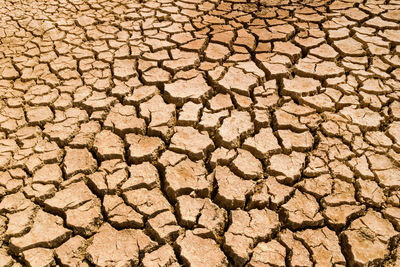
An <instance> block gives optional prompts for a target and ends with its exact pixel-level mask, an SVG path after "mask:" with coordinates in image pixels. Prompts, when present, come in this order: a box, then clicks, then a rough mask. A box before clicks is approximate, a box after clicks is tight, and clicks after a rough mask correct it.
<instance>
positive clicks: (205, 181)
mask: <svg viewBox="0 0 400 267" xmlns="http://www.w3.org/2000/svg"><path fill="white" fill-rule="evenodd" d="M212 183H213V179H212V176H211V175H207V170H206V168H205V166H204V163H203V162H202V161H196V162H194V161H191V160H190V159H186V160H183V161H181V162H179V163H178V164H176V165H175V166H168V167H167V168H166V169H165V190H166V192H167V195H168V197H170V198H171V199H172V200H173V201H176V198H177V197H178V196H181V195H188V194H190V193H192V192H194V193H195V194H196V195H198V196H200V197H206V196H209V195H210V193H211V190H212Z"/></svg>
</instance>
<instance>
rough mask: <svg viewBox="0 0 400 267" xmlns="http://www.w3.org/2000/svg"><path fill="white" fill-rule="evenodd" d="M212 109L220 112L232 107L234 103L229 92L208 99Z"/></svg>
mask: <svg viewBox="0 0 400 267" xmlns="http://www.w3.org/2000/svg"><path fill="white" fill-rule="evenodd" d="M208 104H209V106H210V109H211V110H212V111H214V112H218V111H221V110H224V109H232V108H233V104H232V100H231V97H230V95H229V94H217V95H215V96H214V97H213V98H211V99H210V100H209V101H208Z"/></svg>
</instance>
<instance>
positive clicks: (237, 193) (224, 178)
mask: <svg viewBox="0 0 400 267" xmlns="http://www.w3.org/2000/svg"><path fill="white" fill-rule="evenodd" d="M215 179H216V180H217V185H218V192H217V195H216V196H215V199H214V200H215V202H216V203H217V204H218V205H219V206H221V207H223V208H226V209H236V208H244V204H245V201H246V197H248V196H249V195H250V194H251V193H252V192H253V188H254V185H255V183H254V182H253V181H249V180H244V179H241V178H240V177H238V176H236V175H235V174H233V173H232V172H231V171H230V170H229V168H228V167H226V166H224V167H221V166H217V167H216V168H215Z"/></svg>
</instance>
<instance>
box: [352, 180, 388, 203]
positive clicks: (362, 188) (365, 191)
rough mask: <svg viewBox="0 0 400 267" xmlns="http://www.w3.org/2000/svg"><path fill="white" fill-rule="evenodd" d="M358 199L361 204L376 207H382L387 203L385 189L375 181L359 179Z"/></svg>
mask: <svg viewBox="0 0 400 267" xmlns="http://www.w3.org/2000/svg"><path fill="white" fill-rule="evenodd" d="M356 187H357V189H358V190H357V195H358V199H359V201H360V202H361V203H366V204H369V205H372V206H375V207H380V206H381V205H383V204H384V203H385V199H386V197H385V194H384V192H383V189H382V188H380V187H379V185H378V184H377V183H376V182H374V181H368V180H362V179H358V180H357V183H356Z"/></svg>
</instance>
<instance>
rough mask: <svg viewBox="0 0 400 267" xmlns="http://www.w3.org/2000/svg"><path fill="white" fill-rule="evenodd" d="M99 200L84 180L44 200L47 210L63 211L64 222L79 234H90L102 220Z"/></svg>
mask: <svg viewBox="0 0 400 267" xmlns="http://www.w3.org/2000/svg"><path fill="white" fill-rule="evenodd" d="M100 205H101V202H100V200H99V199H98V198H97V197H96V196H95V195H94V194H93V193H92V192H91V191H90V190H89V188H88V187H87V186H86V185H85V184H84V182H79V183H74V184H71V185H69V186H68V187H66V188H65V189H63V190H61V191H58V192H57V193H56V194H55V195H54V197H52V198H50V199H48V200H46V201H45V206H46V208H48V209H49V210H54V211H55V212H61V213H64V214H65V216H66V224H67V225H68V226H70V227H72V228H73V229H74V231H75V232H77V233H79V234H81V235H85V236H86V235H90V234H92V233H93V232H94V231H96V230H97V228H98V225H99V223H101V221H102V214H101V208H100Z"/></svg>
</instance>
